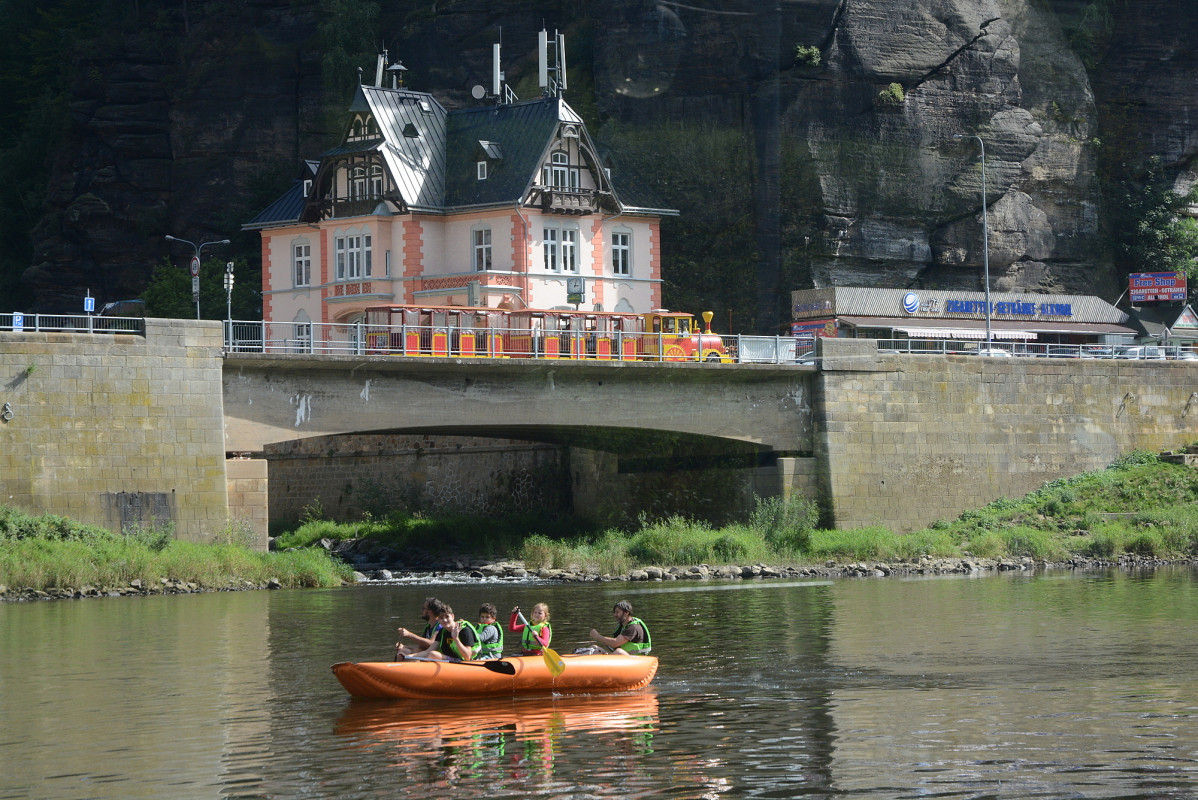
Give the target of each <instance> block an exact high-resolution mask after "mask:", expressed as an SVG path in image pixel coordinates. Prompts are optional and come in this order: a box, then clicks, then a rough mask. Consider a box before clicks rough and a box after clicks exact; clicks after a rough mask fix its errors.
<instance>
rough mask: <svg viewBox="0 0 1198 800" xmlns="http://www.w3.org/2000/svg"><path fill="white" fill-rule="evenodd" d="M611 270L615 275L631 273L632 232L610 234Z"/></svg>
mask: <svg viewBox="0 0 1198 800" xmlns="http://www.w3.org/2000/svg"><path fill="white" fill-rule="evenodd" d="M611 271H612V273H613V274H615V275H631V274H632V234H630V233H623V232H616V233H613V234H612V235H611Z"/></svg>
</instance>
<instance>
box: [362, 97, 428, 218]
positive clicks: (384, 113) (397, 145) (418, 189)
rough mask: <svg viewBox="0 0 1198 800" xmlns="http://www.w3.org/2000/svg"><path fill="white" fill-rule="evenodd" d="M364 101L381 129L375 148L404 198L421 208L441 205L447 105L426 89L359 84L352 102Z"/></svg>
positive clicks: (411, 206) (410, 203)
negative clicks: (416, 90)
mask: <svg viewBox="0 0 1198 800" xmlns="http://www.w3.org/2000/svg"><path fill="white" fill-rule="evenodd" d="M363 102H364V103H366V104H367V106H368V107H369V108H370V113H372V114H373V115H374V119H375V121H376V122H377V123H378V126H379V130H380V131H382V134H383V141H382V142H377V143H375V144H374V145H373V149H377V150H378V151H379V153H380V154H381V155H382V156H383V160H384V161H385V162H386V163H387V169H388V171H390V173H391V176H392V177H393V178H394V180H395V182H396V184H397V185H398V187H399V193H400V195H401V196H402V197H403V199H404V202H405V203H407V204H408V206H409V207H410V208H413V209H417V210H434V209H441V208H442V207H443V206H444V197H445V121H446V119H445V118H446V111H445V108H444V107H443V106H442V105H441V104H440V103H438V102H437V101H436V100H435V99H433V97H432V95H429V94H425V93H424V92H411V91H408V90H406V89H384V88H381V87H378V86H359V87H358V94H357V96H356V97H355V98H354V106H359V105H360V104H361V103H363ZM354 106H351V110H354ZM405 131H406V133H405ZM413 134H414V135H413Z"/></svg>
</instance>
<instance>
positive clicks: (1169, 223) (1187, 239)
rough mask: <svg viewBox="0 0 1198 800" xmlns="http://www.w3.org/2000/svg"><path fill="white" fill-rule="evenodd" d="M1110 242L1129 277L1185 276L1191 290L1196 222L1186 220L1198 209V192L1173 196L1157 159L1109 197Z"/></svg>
mask: <svg viewBox="0 0 1198 800" xmlns="http://www.w3.org/2000/svg"><path fill="white" fill-rule="evenodd" d="M1114 197H1115V200H1116V202H1115V204H1114V207H1113V209H1112V215H1113V217H1114V218H1113V220H1112V224H1113V239H1114V243H1115V251H1116V254H1117V256H1118V258H1119V262H1120V266H1121V267H1122V268H1123V271H1124V272H1125V273H1130V272H1184V273H1185V274H1186V275H1187V277H1188V283H1189V285H1190V286H1191V287H1194V286H1195V278H1198V268H1196V265H1195V261H1194V258H1195V256H1198V221H1196V220H1195V219H1193V218H1192V217H1189V216H1186V213H1185V212H1186V211H1187V207H1189V206H1192V205H1195V204H1198V186H1195V187H1194V188H1193V189H1191V190H1190V191H1189V192H1187V193H1186V194H1181V193H1179V192H1176V191H1174V190H1173V183H1172V180H1171V178H1170V176H1169V174H1168V172H1167V170H1166V169H1165V167H1164V165H1163V164H1162V163H1161V160H1160V158H1159V157H1156V156H1154V157H1152V158H1150V159H1149V160H1148V164H1147V166H1146V167H1145V169H1144V171H1143V173H1142V174H1141V175H1139V176H1136V177H1131V178H1125V179H1124V180H1122V181H1120V182H1119V183H1118V184H1117V187H1116V190H1115V192H1114Z"/></svg>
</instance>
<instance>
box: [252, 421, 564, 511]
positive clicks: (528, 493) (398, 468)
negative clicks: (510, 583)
mask: <svg viewBox="0 0 1198 800" xmlns="http://www.w3.org/2000/svg"><path fill="white" fill-rule="evenodd" d="M264 455H265V458H266V463H267V464H268V465H269V474H270V518H271V519H272V520H275V521H276V524H277V526H280V527H282V526H288V525H293V524H294V523H296V522H297V521H298V520H300V519H301V518H302V517H303V516H304V515H305V513H306V511H307V510H308V509H313V510H314V509H316V508H319V509H320V511H321V513H322V515H323V516H324V517H325V518H328V519H333V520H338V521H351V520H358V519H361V518H362V516H363V513H364V512H369V513H372V514H374V515H376V516H381V515H383V514H385V513H386V512H387V511H389V510H392V509H402V510H406V511H409V512H413V511H427V510H438V511H446V510H448V511H457V512H466V513H479V514H485V513H495V512H500V511H524V510H542V509H544V510H547V511H550V512H554V511H565V512H568V511H569V507H568V498H569V492H568V476H567V473H566V470H565V467H564V464H563V462H564V458H563V455H562V448H561V447H558V446H556V445H549V444H541V443H538V442H517V441H510V440H506V439H489V438H485V437H475V436H424V435H418V434H346V435H341V436H319V437H313V438H311V439H299V440H292V441H287V442H279V443H276V444H272V445H267V446H266V448H265V450H264Z"/></svg>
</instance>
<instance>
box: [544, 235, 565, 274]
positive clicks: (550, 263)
mask: <svg viewBox="0 0 1198 800" xmlns="http://www.w3.org/2000/svg"><path fill="white" fill-rule="evenodd" d="M560 230H561V229H560V228H551V227H549V226H545V228H544V231H543V234H542V235H543V237H544V238H543V239H542V240H541V247H542V249H543V250H544V251H545V271H546V272H560V271H561V263H560V262H559V261H558V256H559V254H558V249H557V234H558V232H559V231H560Z"/></svg>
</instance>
